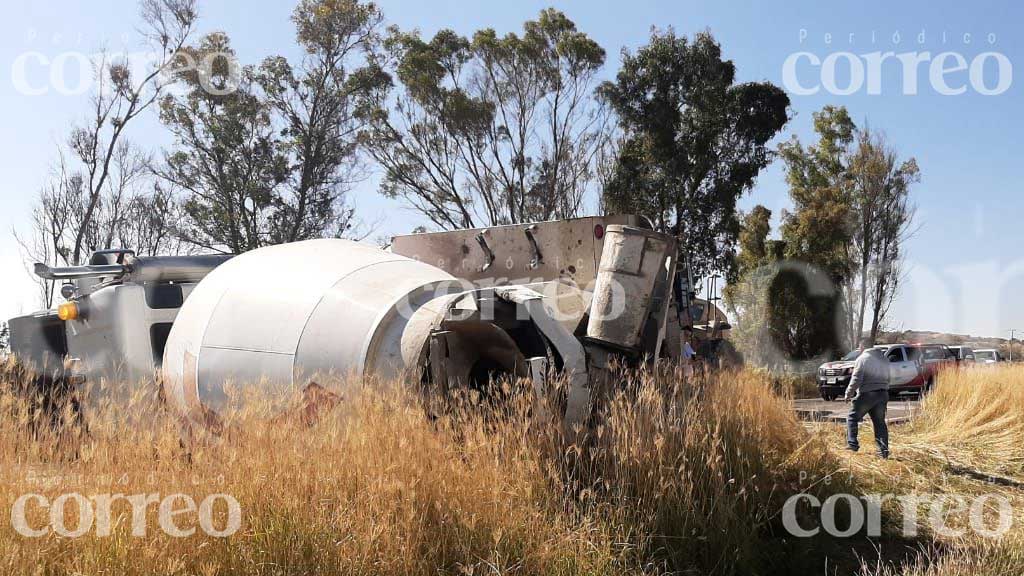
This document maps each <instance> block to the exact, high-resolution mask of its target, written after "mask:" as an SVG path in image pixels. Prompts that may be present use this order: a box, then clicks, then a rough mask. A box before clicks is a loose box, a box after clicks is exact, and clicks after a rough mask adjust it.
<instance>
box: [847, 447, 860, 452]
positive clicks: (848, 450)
mask: <svg viewBox="0 0 1024 576" xmlns="http://www.w3.org/2000/svg"><path fill="white" fill-rule="evenodd" d="M858 450H860V447H859V446H847V447H846V451H847V452H856V451H858Z"/></svg>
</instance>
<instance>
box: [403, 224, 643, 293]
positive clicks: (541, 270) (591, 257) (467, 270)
mask: <svg viewBox="0 0 1024 576" xmlns="http://www.w3.org/2000/svg"><path fill="white" fill-rule="evenodd" d="M637 223H639V219H638V218H637V217H635V216H607V217H587V218H575V219H571V220H559V221H552V222H537V223H529V224H515V225H508V226H492V227H489V228H474V229H469V230H455V231H451V232H430V233H423V234H410V235H405V236H396V237H394V238H393V239H392V245H391V251H392V252H394V253H396V254H401V255H403V256H407V257H409V258H413V259H416V260H420V261H422V262H425V263H427V264H430V265H432V266H437V267H438V268H441V269H442V270H444V271H446V272H448V273H449V274H451V275H453V276H455V277H457V278H462V279H466V280H469V281H471V282H474V283H477V284H479V285H481V286H501V285H506V284H530V283H535V282H549V281H552V280H561V281H563V282H568V283H572V284H576V285H578V286H580V287H581V288H584V289H588V290H589V289H592V287H593V282H594V279H595V278H596V277H597V263H598V261H599V259H600V257H601V251H602V248H603V244H604V236H603V231H604V229H605V228H607V226H609V225H612V224H631V225H635V224H637Z"/></svg>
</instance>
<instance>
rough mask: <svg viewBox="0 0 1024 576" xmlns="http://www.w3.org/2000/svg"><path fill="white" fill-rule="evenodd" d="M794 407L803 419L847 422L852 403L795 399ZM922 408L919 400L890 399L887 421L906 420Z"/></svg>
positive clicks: (818, 399) (817, 399)
mask: <svg viewBox="0 0 1024 576" xmlns="http://www.w3.org/2000/svg"><path fill="white" fill-rule="evenodd" d="M793 408H794V409H795V410H796V412H797V416H799V417H800V419H801V420H811V421H824V422H845V421H846V414H847V413H848V412H849V411H850V405H849V404H848V403H846V402H843V401H842V400H836V401H834V402H826V401H825V400H822V399H820V398H811V399H804V400H794V401H793ZM920 409H921V403H920V401H919V400H890V401H889V409H888V411H887V412H886V417H885V421H886V422H889V423H892V424H896V423H900V422H906V421H907V420H909V419H910V417H911V416H913V415H914V414H916V413H917V411H918V410H920Z"/></svg>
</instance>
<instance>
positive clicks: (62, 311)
mask: <svg viewBox="0 0 1024 576" xmlns="http://www.w3.org/2000/svg"><path fill="white" fill-rule="evenodd" d="M57 317H58V318H60V319H61V320H65V321H67V320H78V304H77V303H75V302H65V303H63V304H61V305H60V306H57Z"/></svg>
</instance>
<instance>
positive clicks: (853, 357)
mask: <svg viewBox="0 0 1024 576" xmlns="http://www.w3.org/2000/svg"><path fill="white" fill-rule="evenodd" d="M858 356H860V350H854V351H852V352H850V353H849V354H847V355H846V356H843V360H845V361H847V362H850V361H852V360H856V359H857V357H858Z"/></svg>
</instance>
